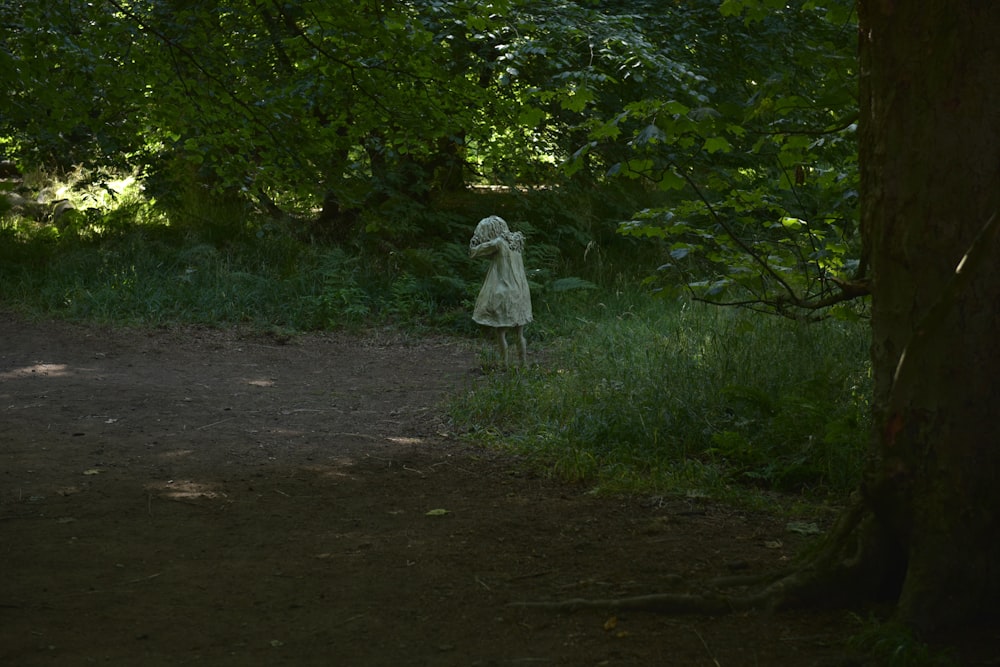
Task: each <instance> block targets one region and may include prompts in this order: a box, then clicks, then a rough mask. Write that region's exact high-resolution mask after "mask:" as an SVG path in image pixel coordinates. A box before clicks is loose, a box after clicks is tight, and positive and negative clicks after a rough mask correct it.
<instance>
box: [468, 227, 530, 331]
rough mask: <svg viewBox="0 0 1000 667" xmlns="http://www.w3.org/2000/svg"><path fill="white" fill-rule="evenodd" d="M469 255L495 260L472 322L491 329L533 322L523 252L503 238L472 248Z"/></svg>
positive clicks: (474, 311)
mask: <svg viewBox="0 0 1000 667" xmlns="http://www.w3.org/2000/svg"><path fill="white" fill-rule="evenodd" d="M469 255H470V256H471V257H490V258H491V259H492V261H491V262H490V270H489V272H488V273H487V274H486V281H485V282H484V283H483V288H482V289H481V290H480V291H479V298H478V299H476V307H475V308H474V309H473V311H472V319H473V320H474V321H476V322H478V323H479V324H484V325H486V326H488V327H516V326H523V325H525V324H527V323H528V322H531V291H530V290H529V288H528V277H527V276H526V275H525V273H524V260H523V259H522V258H521V253H520V252H518V251H517V250H514V249H513V248H511V247H510V245H509V244H508V243H507V241H506V239H504V238H503V237H502V236H501V237H498V238H495V239H493V240H492V241H487V242H485V243H480V244H479V245H477V246H474V247H472V248H470V250H469Z"/></svg>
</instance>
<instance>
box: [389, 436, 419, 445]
mask: <svg viewBox="0 0 1000 667" xmlns="http://www.w3.org/2000/svg"><path fill="white" fill-rule="evenodd" d="M386 440H388V441H389V442H392V443H394V444H397V445H422V444H424V439H423V438H407V437H403V436H391V437H388V438H386Z"/></svg>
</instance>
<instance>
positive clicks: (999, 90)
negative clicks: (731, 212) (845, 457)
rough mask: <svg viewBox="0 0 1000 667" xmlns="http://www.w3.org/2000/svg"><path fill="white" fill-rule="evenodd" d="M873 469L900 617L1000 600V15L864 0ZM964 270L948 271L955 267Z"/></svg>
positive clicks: (873, 498) (973, 612)
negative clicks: (895, 577)
mask: <svg viewBox="0 0 1000 667" xmlns="http://www.w3.org/2000/svg"><path fill="white" fill-rule="evenodd" d="M859 12H860V31H861V34H860V37H861V39H860V49H861V52H860V53H861V60H860V63H861V122H860V133H861V134H860V145H861V155H860V158H861V179H862V211H861V219H862V233H863V234H864V239H865V246H866V252H867V258H868V259H869V261H870V264H871V270H872V278H873V289H872V362H873V373H874V380H875V394H874V417H875V419H874V428H873V436H872V439H873V450H872V453H873V456H872V461H871V465H870V466H869V471H868V476H867V481H866V484H865V488H864V493H865V499H866V502H867V504H868V507H869V509H870V510H871V511H872V513H873V514H874V517H875V519H876V526H877V531H878V533H879V534H880V537H881V538H885V539H887V540H888V542H889V543H890V544H891V546H892V547H893V549H892V552H893V553H895V554H897V555H898V562H896V563H894V564H893V568H895V570H896V572H897V573H898V582H897V583H898V586H899V604H898V607H897V611H898V616H899V617H900V619H901V620H903V621H905V622H908V623H910V624H913V625H915V626H917V627H921V628H925V629H933V628H940V627H944V626H948V625H955V624H960V623H964V622H967V621H969V620H972V619H974V618H975V617H976V616H977V615H978V614H981V613H982V612H984V611H986V610H987V609H989V608H993V607H995V604H996V603H995V600H996V598H997V596H998V594H1000V565H998V564H1000V538H998V535H1000V449H998V447H1000V353H998V352H997V350H996V347H997V335H998V332H1000V271H998V270H997V267H996V264H995V263H996V258H997V257H998V256H1000V254H998V250H1000V243H998V234H997V233H996V229H997V228H1000V224H992V223H991V224H987V223H988V222H989V221H991V220H993V219H994V216H998V217H1000V214H998V204H1000V196H998V195H1000V86H998V85H997V82H998V81H1000V37H998V36H1000V3H995V2H988V1H985V0H923V1H921V2H898V1H894V0H861V1H860V2H859ZM963 258H965V261H964V263H963V264H962V266H961V271H960V272H959V273H956V267H958V266H959V264H960V263H962V262H963Z"/></svg>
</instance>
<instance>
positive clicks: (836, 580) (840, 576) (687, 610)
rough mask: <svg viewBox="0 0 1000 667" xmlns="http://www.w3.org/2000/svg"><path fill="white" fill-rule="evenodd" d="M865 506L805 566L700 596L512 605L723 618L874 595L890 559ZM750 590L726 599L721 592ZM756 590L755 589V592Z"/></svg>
mask: <svg viewBox="0 0 1000 667" xmlns="http://www.w3.org/2000/svg"><path fill="white" fill-rule="evenodd" d="M873 523H874V517H873V516H872V515H871V513H870V511H868V510H866V506H865V504H864V502H863V501H861V500H857V501H855V502H854V503H853V504H852V505H851V507H849V508H848V509H847V510H846V511H845V512H844V513H843V514H842V515H841V517H840V518H839V520H838V521H837V523H836V524H835V525H834V527H833V529H832V530H831V531H830V533H829V534H828V536H827V538H826V541H825V542H824V544H823V547H822V548H821V549H820V550H819V551H818V552H817V553H816V554H814V555H813V556H812V557H811V558H810V559H809V560H807V561H806V562H804V563H803V564H802V565H800V566H798V567H795V568H791V569H787V570H782V571H777V572H771V573H766V574H763V575H756V576H737V577H722V578H719V579H715V580H713V581H709V582H706V584H705V585H706V587H707V588H708V590H706V591H705V592H698V593H654V594H649V595H637V596H630V597H622V598H607V599H584V598H572V599H567V600H554V601H532V602H514V603H511V606H516V607H528V608H534V609H545V610H550V611H557V612H573V611H578V610H582V609H606V610H609V611H647V612H654V613H662V614H676V615H680V614H704V615H722V614H729V613H733V612H741V611H748V610H776V609H785V608H789V607H797V606H802V605H806V604H817V605H821V606H829V605H830V604H832V603H846V602H847V601H848V600H847V599H846V598H849V597H854V598H858V599H860V598H861V597H862V596H863V595H870V593H871V591H872V588H871V583H872V581H873V579H877V580H881V579H882V573H883V572H884V570H885V567H886V562H885V554H884V551H883V550H882V549H880V548H874V549H873V548H872V546H873V542H872V540H873V539H875V536H876V535H877V531H875V530H874V529H873V528H874V526H873ZM879 583H881V581H879ZM730 588H744V589H748V590H745V591H744V592H743V593H738V594H731V595H730V594H723V593H721V592H720V589H730ZM754 588H755V589H756V590H749V589H754Z"/></svg>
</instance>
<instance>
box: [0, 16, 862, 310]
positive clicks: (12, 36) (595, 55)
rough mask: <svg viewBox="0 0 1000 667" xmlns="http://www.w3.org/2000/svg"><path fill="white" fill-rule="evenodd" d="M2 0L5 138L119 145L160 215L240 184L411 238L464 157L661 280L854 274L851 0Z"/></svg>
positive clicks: (425, 228) (468, 174) (18, 145)
mask: <svg viewBox="0 0 1000 667" xmlns="http://www.w3.org/2000/svg"><path fill="white" fill-rule="evenodd" d="M0 11H2V16H0V20H2V22H3V24H4V26H5V30H6V32H7V39H6V40H5V42H4V49H3V50H2V52H0V58H2V61H3V62H2V64H3V65H4V67H3V68H2V72H3V73H2V74H0V76H2V77H3V79H2V83H3V84H4V88H5V90H6V91H7V102H6V104H5V112H4V114H3V116H2V118H0V137H2V139H0V141H2V142H3V143H2V144H0V146H2V147H3V150H4V152H5V153H7V155H8V157H10V158H13V159H14V160H15V161H16V162H18V163H19V164H20V165H21V166H23V167H28V168H37V167H44V168H47V169H56V170H66V169H69V168H71V167H75V166H79V165H84V166H88V167H100V168H101V169H105V170H106V169H114V170H125V169H130V170H135V171H136V172H138V173H139V174H140V177H141V178H142V180H143V182H144V183H145V185H146V191H147V193H148V194H150V195H151V196H152V197H154V198H155V200H156V202H157V205H158V206H159V207H160V208H161V209H162V210H164V211H166V212H167V213H168V214H169V215H170V217H171V219H172V221H173V222H175V223H177V224H180V223H182V222H186V223H187V224H190V225H191V226H193V227H195V228H199V229H210V228H211V227H212V226H213V225H218V224H219V223H218V220H219V219H220V216H218V215H207V214H205V213H204V211H206V210H212V211H214V210H217V209H218V208H219V207H222V208H226V209H227V210H229V211H235V212H236V214H235V216H236V217H237V218H239V217H240V215H242V214H241V213H240V211H250V210H252V209H256V210H258V211H261V212H266V213H267V214H269V215H272V216H277V217H279V218H283V219H285V218H289V216H291V217H290V219H292V220H295V221H297V222H296V224H297V225H298V226H299V228H300V231H301V232H303V233H305V234H308V235H312V236H315V237H319V238H326V239H329V240H333V241H338V242H340V241H345V240H349V239H353V238H357V237H358V235H359V234H368V235H374V236H375V237H376V238H380V239H383V240H385V241H389V242H391V244H392V246H393V247H396V248H397V249H405V248H412V247H414V246H419V245H421V244H423V243H425V241H426V239H428V238H444V239H448V240H449V241H453V240H454V237H456V236H457V234H458V232H457V230H456V229H454V228H453V225H452V224H451V223H449V222H448V218H447V216H442V215H440V214H437V213H434V212H433V210H432V209H434V207H438V208H440V205H439V204H440V201H441V199H442V197H444V198H447V195H448V193H456V192H461V191H462V190H463V188H464V187H465V186H467V185H468V184H469V183H481V184H505V185H514V186H517V187H524V186H537V185H542V186H546V187H558V188H561V191H562V192H564V193H566V199H567V200H569V199H575V200H577V201H580V202H587V201H589V200H594V201H596V202H598V207H597V208H596V209H595V208H594V207H593V206H592V205H591V204H589V203H584V204H581V205H579V206H578V207H576V210H574V211H570V210H569V207H567V206H566V204H565V202H563V203H562V204H560V205H557V206H556V207H551V206H549V205H546V204H544V202H542V203H541V205H539V203H538V202H537V201H536V202H535V203H533V204H532V205H531V208H532V209H533V210H534V211H535V218H534V219H529V220H527V221H525V222H526V223H527V224H528V225H530V227H531V229H530V231H532V232H533V233H535V234H536V235H538V236H541V237H542V238H541V239H537V238H536V240H543V241H545V242H550V243H555V244H556V245H560V244H562V246H563V247H564V248H565V243H564V241H566V240H569V242H570V244H571V245H572V246H573V247H575V248H577V249H579V252H580V253H581V254H586V253H584V249H586V248H590V247H592V246H593V245H594V244H595V243H598V244H604V245H618V246H620V248H621V249H622V251H624V252H630V251H631V249H633V248H635V247H637V246H636V245H635V244H636V242H637V240H638V241H641V242H642V245H643V246H645V247H646V248H647V249H648V250H652V251H654V252H655V253H656V254H657V255H659V259H656V260H654V259H648V260H644V261H648V262H649V263H650V264H651V266H650V267H649V270H652V269H653V268H654V267H656V266H659V269H658V270H656V271H655V273H654V275H652V276H650V277H649V278H648V282H649V283H650V285H652V286H653V287H655V288H656V289H657V290H662V291H663V292H664V293H667V294H673V293H675V292H676V291H677V290H678V289H679V288H681V289H687V290H689V291H691V292H692V293H693V294H694V295H695V296H696V297H698V298H703V299H706V300H711V301H717V302H722V303H740V304H744V305H748V306H750V307H756V308H762V309H765V310H770V311H776V312H780V313H784V314H792V315H798V314H801V313H803V312H806V313H812V312H814V311H816V310H817V309H820V308H824V307H826V306H830V305H836V304H838V303H839V302H840V301H842V300H843V299H845V298H847V297H851V296H855V295H858V294H863V293H865V292H866V289H867V288H866V284H865V280H864V279H865V274H866V263H865V261H864V259H863V257H862V256H861V253H860V249H859V244H858V241H857V224H856V200H857V175H856V174H857V169H856V159H855V154H856V142H855V131H854V130H855V118H856V106H857V100H856V95H855V92H854V91H855V85H856V81H855V78H856V67H855V64H854V62H855V59H854V47H853V41H854V32H855V26H854V15H853V10H852V3H850V2H848V1H847V0H830V2H827V3H823V4H822V6H821V5H820V3H817V2H814V1H812V0H797V2H792V3H776V2H772V1H770V0H726V1H725V2H723V3H721V5H720V4H719V3H717V2H715V1H713V0H694V1H692V2H684V3H657V2H651V1H649V2H628V3H626V2H618V1H614V0H606V1H603V2H572V1H569V0H563V1H560V2H554V3H535V2H530V1H528V0H496V1H494V2H487V3H484V2H473V1H472V0H457V1H450V2H444V1H442V0H409V1H407V2H385V1H384V0H366V1H364V2H350V3H348V2H344V1H338V2H333V3H329V2H318V1H316V0H296V1H292V0H264V1H262V0H212V1H211V2H194V1H193V0H146V1H136V0H102V1H101V2H83V1H82V0H51V1H50V2H45V3H33V2H26V1H22V2H15V1H11V2H6V3H4V4H3V5H2V9H0ZM95 173H97V172H95ZM593 193H603V194H596V195H595V194H593ZM609 193H616V194H615V195H614V196H615V197H621V196H624V197H625V199H626V203H625V204H623V205H621V206H607V203H608V202H609V201H610V198H609ZM560 209H561V210H560ZM428 211H431V212H428ZM594 219H597V220H598V224H597V226H596V227H595V225H594ZM623 220H624V222H623ZM464 224H468V221H464ZM616 226H617V227H618V229H619V231H620V232H621V235H620V236H619V239H618V240H617V241H616V240H615V239H614V238H612V237H611V236H610V235H608V234H606V233H604V232H602V231H601V230H602V229H605V230H607V229H614V228H615V227H616ZM236 227H237V229H238V228H239V224H237V225H236ZM223 232H224V233H226V234H229V233H232V230H223ZM630 239H631V241H630ZM588 252H589V251H588ZM821 312H824V313H825V312H826V310H823V311H821ZM840 312H841V314H851V313H853V312H854V309H853V308H845V307H843V306H841V311H840Z"/></svg>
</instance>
